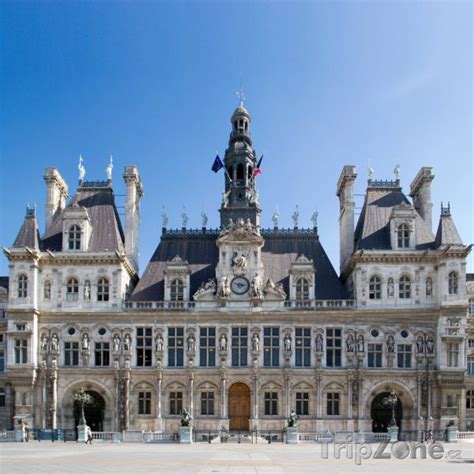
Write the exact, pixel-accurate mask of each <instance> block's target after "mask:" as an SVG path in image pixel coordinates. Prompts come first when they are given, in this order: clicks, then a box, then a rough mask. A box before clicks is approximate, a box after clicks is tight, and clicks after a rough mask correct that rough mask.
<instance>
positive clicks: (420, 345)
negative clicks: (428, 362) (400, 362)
mask: <svg viewBox="0 0 474 474" xmlns="http://www.w3.org/2000/svg"><path fill="white" fill-rule="evenodd" d="M416 352H417V354H423V353H424V352H425V343H424V341H423V336H418V337H417V338H416Z"/></svg>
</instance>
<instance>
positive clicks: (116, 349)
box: [114, 334, 120, 352]
mask: <svg viewBox="0 0 474 474" xmlns="http://www.w3.org/2000/svg"><path fill="white" fill-rule="evenodd" d="M119 351H120V336H119V335H118V334H115V335H114V352H119Z"/></svg>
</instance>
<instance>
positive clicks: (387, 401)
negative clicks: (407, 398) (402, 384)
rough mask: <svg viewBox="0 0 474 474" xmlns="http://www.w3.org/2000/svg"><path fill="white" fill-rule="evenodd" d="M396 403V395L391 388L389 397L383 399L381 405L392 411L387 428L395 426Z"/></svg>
mask: <svg viewBox="0 0 474 474" xmlns="http://www.w3.org/2000/svg"><path fill="white" fill-rule="evenodd" d="M397 402H398V397H397V394H396V393H395V390H394V389H393V388H392V390H391V391H390V395H388V396H387V397H385V398H384V399H383V404H384V405H386V406H390V407H391V409H392V419H391V420H390V423H389V424H388V426H389V427H392V426H397V420H396V419H395V407H396V406H397Z"/></svg>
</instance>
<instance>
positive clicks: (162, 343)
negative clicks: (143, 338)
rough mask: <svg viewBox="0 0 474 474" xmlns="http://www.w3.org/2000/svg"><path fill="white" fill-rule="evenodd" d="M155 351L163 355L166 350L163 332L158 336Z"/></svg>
mask: <svg viewBox="0 0 474 474" xmlns="http://www.w3.org/2000/svg"><path fill="white" fill-rule="evenodd" d="M155 350H156V352H157V353H163V351H164V350H165V341H164V339H163V335H162V334H161V332H159V333H157V334H156V337H155Z"/></svg>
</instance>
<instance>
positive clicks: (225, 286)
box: [219, 276, 230, 298]
mask: <svg viewBox="0 0 474 474" xmlns="http://www.w3.org/2000/svg"><path fill="white" fill-rule="evenodd" d="M219 294H220V296H222V297H224V298H227V297H228V296H229V294H230V286H229V279H228V278H227V277H226V276H223V277H222V278H221V286H220V288H219Z"/></svg>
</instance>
